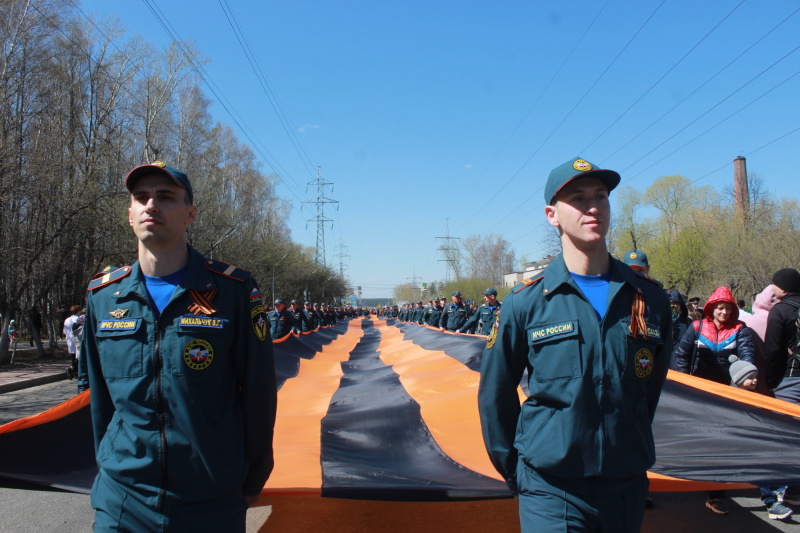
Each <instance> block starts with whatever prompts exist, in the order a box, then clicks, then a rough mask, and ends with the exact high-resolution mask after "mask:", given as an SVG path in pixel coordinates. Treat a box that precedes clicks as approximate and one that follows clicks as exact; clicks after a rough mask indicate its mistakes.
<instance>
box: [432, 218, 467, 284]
mask: <svg viewBox="0 0 800 533" xmlns="http://www.w3.org/2000/svg"><path fill="white" fill-rule="evenodd" d="M444 235H445V236H444V237H436V240H439V239H442V240H443V241H444V243H443V244H442V245H441V246H439V250H440V251H441V252H442V253H443V254H444V259H439V261H444V262H445V263H447V267H448V268H447V270H446V271H445V282H448V281H450V269H452V270H453V275H454V276H456V277H457V275H458V273H457V272H456V263H458V247H456V246H455V245H454V244H451V241H459V240H461V238H460V237H451V236H450V219H449V218H448V219H445V233H444Z"/></svg>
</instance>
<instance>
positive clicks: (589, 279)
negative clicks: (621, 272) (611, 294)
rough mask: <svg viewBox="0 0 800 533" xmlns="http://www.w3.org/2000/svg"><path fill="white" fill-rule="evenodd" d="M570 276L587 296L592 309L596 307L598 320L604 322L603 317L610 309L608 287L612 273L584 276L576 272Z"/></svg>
mask: <svg viewBox="0 0 800 533" xmlns="http://www.w3.org/2000/svg"><path fill="white" fill-rule="evenodd" d="M569 274H570V276H572V279H574V280H575V283H577V284H578V287H580V289H581V291H583V295H584V296H586V298H587V299H588V300H589V303H591V304H592V307H594V312H595V313H597V320H598V321H600V320H603V316H605V314H606V307H608V287H609V281H610V280H611V273H610V272H606V273H605V274H601V275H599V276H584V275H582V274H576V273H575V272H570V273H569Z"/></svg>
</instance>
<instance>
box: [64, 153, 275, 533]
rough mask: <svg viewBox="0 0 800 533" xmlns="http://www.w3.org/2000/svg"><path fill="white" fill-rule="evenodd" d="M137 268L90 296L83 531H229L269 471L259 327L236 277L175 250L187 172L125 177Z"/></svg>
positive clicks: (106, 280)
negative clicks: (90, 462) (91, 463)
mask: <svg viewBox="0 0 800 533" xmlns="http://www.w3.org/2000/svg"><path fill="white" fill-rule="evenodd" d="M126 186H127V188H128V190H129V191H130V193H131V202H130V207H129V208H128V220H129V223H130V225H131V228H132V229H133V233H134V234H135V236H136V238H137V239H138V261H137V262H136V263H134V264H133V266H129V267H123V268H120V269H117V270H114V271H111V270H108V271H107V272H106V273H104V274H103V276H102V277H98V278H95V280H93V281H92V282H91V283H90V285H89V297H88V307H87V313H86V322H85V325H84V337H83V346H82V353H81V358H80V374H79V387H80V388H82V389H85V388H86V387H90V388H91V400H92V401H91V413H92V425H93V428H94V443H95V452H96V455H97V466H98V470H99V473H98V475H97V477H96V478H95V482H94V486H93V487H92V506H93V507H94V508H95V510H96V512H95V524H94V531H95V532H98V531H162V532H171V531H175V532H183V531H209V532H211V531H214V532H218V531H226V532H228V531H240V532H243V531H244V530H245V512H246V509H247V507H248V506H249V505H251V504H253V503H255V501H256V499H257V498H258V495H259V493H260V492H261V489H262V488H263V486H264V483H265V482H266V480H267V477H268V476H269V474H270V472H271V471H272V465H273V456H272V433H273V426H274V423H275V406H276V382H275V365H274V361H273V353H272V343H271V339H270V336H269V325H268V321H267V317H266V313H265V311H264V307H263V305H262V302H261V294H260V292H259V290H258V287H257V286H256V282H255V280H253V279H252V278H251V277H250V274H249V273H248V272H247V271H244V270H241V269H238V268H236V267H233V266H230V265H227V264H225V263H221V262H218V261H213V260H208V259H206V258H204V257H203V256H201V255H200V254H199V253H198V252H197V251H196V250H195V249H193V248H192V247H190V246H188V245H187V243H186V227H187V226H188V225H189V224H191V223H192V222H193V221H194V220H195V216H196V210H197V208H196V207H195V206H194V205H193V193H192V187H191V184H190V182H189V179H188V177H187V176H186V174H184V173H183V172H181V171H180V170H177V169H175V168H171V167H168V166H166V165H164V164H163V163H160V162H156V163H153V164H151V165H142V166H139V167H136V168H135V169H133V170H132V171H131V172H130V173H129V174H128V176H127V179H126Z"/></svg>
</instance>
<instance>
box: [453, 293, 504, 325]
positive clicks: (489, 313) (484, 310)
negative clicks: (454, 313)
mask: <svg viewBox="0 0 800 533" xmlns="http://www.w3.org/2000/svg"><path fill="white" fill-rule="evenodd" d="M483 300H484V304H483V305H481V306H480V307H479V308H478V310H477V312H475V313H473V314H472V315H471V316H470V317H469V320H467V323H466V324H464V325H463V326H461V327H460V328H459V329H457V330H456V333H467V332H468V331H470V329H474V330H475V332H476V333H477V334H478V335H488V334H489V333H491V332H492V327H494V318H495V316H496V315H497V313H499V312H500V302H498V301H497V290H496V289H493V288H491V287H490V288H488V289H486V290H485V291H483ZM479 325H480V329H479V330H478V326H479Z"/></svg>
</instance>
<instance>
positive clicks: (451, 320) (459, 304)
mask: <svg viewBox="0 0 800 533" xmlns="http://www.w3.org/2000/svg"><path fill="white" fill-rule="evenodd" d="M451 298H452V300H453V301H452V303H449V304H447V305H446V306H445V307H444V309H442V316H441V317H440V318H439V329H440V330H441V331H444V330H447V331H457V330H458V329H459V328H461V327H462V326H463V325H464V324H466V322H467V319H468V318H469V308H468V307H467V304H466V303H464V299H463V298H462V297H461V293H460V292H459V291H453V293H452V294H451Z"/></svg>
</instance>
